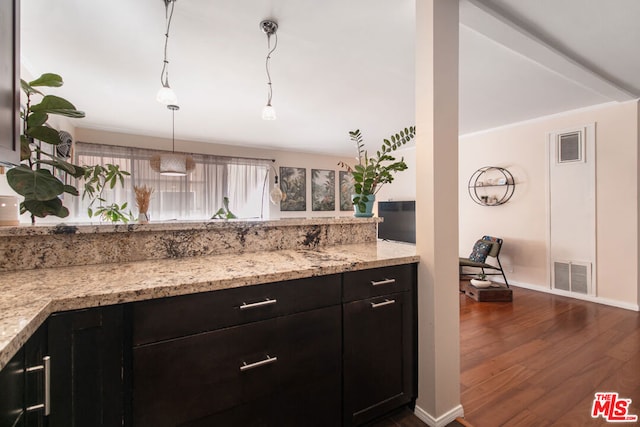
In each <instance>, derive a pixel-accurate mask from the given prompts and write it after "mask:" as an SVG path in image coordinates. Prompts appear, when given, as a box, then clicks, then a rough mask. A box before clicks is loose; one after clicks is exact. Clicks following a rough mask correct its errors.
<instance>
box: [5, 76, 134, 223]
mask: <svg viewBox="0 0 640 427" xmlns="http://www.w3.org/2000/svg"><path fill="white" fill-rule="evenodd" d="M20 84H21V87H22V91H23V92H24V93H25V95H26V98H27V102H26V104H25V107H24V108H23V109H22V110H21V111H20V118H21V119H22V134H21V135H20V162H21V163H20V165H19V166H17V167H15V168H12V169H10V170H9V171H7V182H8V183H9V185H10V186H11V188H13V189H14V191H15V192H16V193H18V194H20V195H21V196H23V197H24V201H23V202H22V203H21V204H20V213H25V212H30V213H31V222H32V223H35V217H40V218H44V217H46V216H48V215H53V216H57V217H60V218H66V217H67V216H69V210H68V209H67V208H66V207H65V206H63V204H62V200H61V198H60V196H61V195H62V194H64V193H67V194H71V195H73V196H79V192H78V189H77V188H76V187H75V186H73V185H70V184H66V183H65V182H63V179H64V177H65V176H71V177H73V178H76V179H83V178H84V179H85V180H86V182H85V190H84V192H83V198H84V196H85V195H86V194H89V196H90V197H93V198H94V200H92V202H91V205H93V204H94V203H95V202H96V200H97V201H99V202H101V203H100V204H99V205H98V207H97V209H96V211H95V214H96V215H100V216H102V217H103V218H104V219H106V220H109V221H124V222H127V221H128V220H129V219H130V218H131V213H130V212H129V213H128V214H127V213H125V212H124V210H125V209H126V207H127V204H126V203H124V204H122V205H118V204H116V203H112V204H111V205H108V206H103V205H102V203H104V202H105V200H104V199H103V198H102V191H103V190H104V186H105V185H106V184H107V183H108V184H109V186H110V187H111V188H113V187H114V186H115V184H116V182H117V181H118V180H119V181H120V182H121V184H122V185H124V181H123V176H124V175H129V173H128V172H125V171H120V169H119V168H118V167H117V166H114V165H106V166H105V167H103V166H91V167H86V166H79V165H74V164H72V163H70V162H67V161H66V160H64V159H63V158H61V157H58V156H57V155H56V154H57V150H56V149H55V147H56V146H57V145H60V144H61V143H62V138H61V135H60V134H61V132H60V131H58V130H56V129H55V128H53V127H52V126H51V125H49V124H48V123H47V121H48V120H49V116H50V115H52V114H53V115H58V116H65V117H71V118H82V117H84V116H85V114H84V112H82V111H79V110H77V109H76V107H75V106H74V105H73V104H72V103H70V102H69V101H67V100H66V99H64V98H60V97H59V96H55V95H45V94H44V93H42V92H41V91H40V90H39V89H38V88H40V87H60V86H62V85H63V81H62V77H60V76H59V75H58V74H53V73H45V74H43V75H41V76H40V77H38V78H37V79H35V80H33V81H30V82H26V81H24V80H21V81H20ZM37 99H39V100H40V102H37V103H36V100H37ZM43 144H47V145H49V146H53V147H54V148H53V149H51V148H49V149H45V148H46V147H45V146H44V145H43ZM61 178H62V179H61ZM96 194H97V195H98V196H96V197H94V195H96ZM91 205H90V206H89V210H88V213H89V217H91V216H92V215H93V214H94V212H93V211H92V209H91Z"/></svg>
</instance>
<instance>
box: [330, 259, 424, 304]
mask: <svg viewBox="0 0 640 427" xmlns="http://www.w3.org/2000/svg"><path fill="white" fill-rule="evenodd" d="M415 281H416V265H415V264H406V265H396V266H392V267H382V268H375V269H371V270H360V271H351V272H348V273H344V285H343V289H342V300H343V301H345V302H348V301H355V300H359V299H366V298H372V297H375V296H379V295H387V294H391V293H394V292H402V291H407V290H409V289H411V288H412V286H413V283H415Z"/></svg>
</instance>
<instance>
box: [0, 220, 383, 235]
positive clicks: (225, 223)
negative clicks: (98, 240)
mask: <svg viewBox="0 0 640 427" xmlns="http://www.w3.org/2000/svg"><path fill="white" fill-rule="evenodd" d="M382 220H383V219H382V218H378V217H372V218H354V217H352V216H340V217H310V218H281V219H259V218H256V219H224V220H223V219H213V220H191V221H185V220H180V221H153V222H150V223H149V224H137V223H130V224H117V223H116V224H109V223H86V222H78V223H73V222H70V223H61V224H36V225H27V224H22V225H19V226H16V227H0V237H3V236H42V235H55V234H99V233H131V232H145V231H147V232H148V231H183V230H191V231H193V230H196V231H197V230H210V229H215V228H251V227H261V228H264V227H289V226H305V225H336V224H363V223H372V224H373V223H379V222H382Z"/></svg>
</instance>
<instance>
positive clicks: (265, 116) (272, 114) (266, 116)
mask: <svg viewBox="0 0 640 427" xmlns="http://www.w3.org/2000/svg"><path fill="white" fill-rule="evenodd" d="M275 119H276V109H275V108H273V107H272V106H271V105H265V106H264V108H263V109H262V120H275Z"/></svg>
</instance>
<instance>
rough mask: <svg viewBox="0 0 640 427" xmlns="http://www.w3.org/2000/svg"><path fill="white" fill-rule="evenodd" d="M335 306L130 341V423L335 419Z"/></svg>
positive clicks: (337, 346) (337, 368) (337, 375)
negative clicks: (161, 339) (148, 341)
mask: <svg viewBox="0 0 640 427" xmlns="http://www.w3.org/2000/svg"><path fill="white" fill-rule="evenodd" d="M340 311H341V310H340V306H334V307H326V308H322V309H317V310H312V311H308V312H304V313H298V314H293V315H288V316H283V317H277V318H275V319H269V320H263V321H260V322H254V323H250V324H246V325H242V326H235V327H231V328H225V329H221V330H218V331H212V332H207V333H203V334H198V335H192V336H189V337H185V338H179V339H174V340H170V341H165V342H161V343H155V344H147V345H142V346H138V347H135V348H134V350H133V416H134V425H141V426H143V425H144V426H147V425H150V426H151V425H152V426H155V427H159V426H176V425H192V426H211V425H242V426H253V425H261V426H278V427H280V426H286V425H292V426H293V425H318V426H331V425H340V416H341V412H340V409H341V408H340V393H341V390H340V384H341V382H340V369H341V358H340V355H341V336H340V335H341V334H340V317H341V316H340V314H341V313H340ZM285 404H286V405H287V406H290V407H291V409H290V410H287V408H286V406H285ZM316 413H317V414H322V415H321V416H319V417H316V416H315V414H316ZM316 421H318V423H316Z"/></svg>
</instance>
